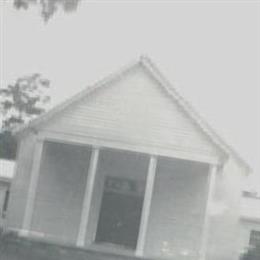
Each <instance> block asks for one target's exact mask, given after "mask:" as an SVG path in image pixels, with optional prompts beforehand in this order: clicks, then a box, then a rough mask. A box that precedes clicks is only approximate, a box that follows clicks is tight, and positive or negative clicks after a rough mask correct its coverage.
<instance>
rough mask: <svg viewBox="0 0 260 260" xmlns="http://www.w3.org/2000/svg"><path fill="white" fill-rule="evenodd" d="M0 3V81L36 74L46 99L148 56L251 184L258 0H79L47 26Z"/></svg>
mask: <svg viewBox="0 0 260 260" xmlns="http://www.w3.org/2000/svg"><path fill="white" fill-rule="evenodd" d="M0 1H1V2H0V4H1V9H2V10H1V87H4V86H7V84H10V83H12V82H13V81H14V80H15V79H16V78H17V77H20V76H23V75H27V74H31V73H34V72H39V73H41V74H42V75H43V76H44V77H46V78H48V79H50V80H51V88H52V90H51V93H52V101H53V104H56V103H57V102H61V101H62V100H64V99H66V98H68V97H70V96H71V95H72V94H74V93H76V92H77V91H79V90H81V89H82V88H84V87H85V86H87V85H90V84H92V83H94V82H95V81H97V80H99V79H101V78H102V77H103V76H106V74H109V73H111V72H113V71H115V70H117V69H118V68H120V67H121V66H122V65H125V64H127V63H129V62H131V61H133V60H135V59H137V58H138V57H139V56H140V55H141V54H145V55H148V56H149V57H150V58H151V59H152V60H153V61H154V62H155V63H156V64H157V65H158V67H159V68H160V70H161V71H162V72H163V74H164V75H165V76H166V77H167V78H168V79H169V80H170V81H171V82H172V83H173V85H175V86H176V88H177V89H178V91H179V92H180V93H181V94H182V95H183V96H184V97H185V98H186V99H187V100H188V101H190V102H191V104H192V105H193V106H194V107H195V108H196V110H197V111H198V112H199V113H200V114H201V115H202V116H203V117H204V118H206V119H207V121H208V122H209V123H210V124H211V125H212V126H213V127H214V128H215V129H216V130H217V132H218V133H219V134H220V135H222V136H223V137H224V139H226V140H227V141H228V143H230V144H231V145H232V146H233V147H234V148H235V149H236V150H237V151H238V152H239V153H240V154H241V155H242V156H243V157H244V158H245V159H246V160H247V161H248V162H249V163H250V165H251V166H252V168H253V169H254V171H255V175H254V176H255V177H254V178H252V179H253V182H254V183H256V181H258V182H259V186H260V177H259V175H260V160H259V158H260V2H259V1H250V0H247V1H241V0H240V1H235V0H233V1H228V0H227V1H221V0H218V1H210V0H209V1H195V0H193V1H185V0H183V1H100V0H96V1H88V0H82V1H81V4H80V6H79V8H78V10H77V12H75V13H73V14H69V15H68V14H66V15H64V14H63V12H61V11H60V12H58V13H57V14H56V15H55V16H54V18H53V19H51V20H50V21H49V23H48V24H44V22H43V21H42V19H41V17H40V16H39V10H38V9H37V8H31V9H30V10H28V11H17V10H15V9H14V8H13V6H12V1H11V0H7V1H6V3H4V1H2V0H0ZM257 176H258V177H257Z"/></svg>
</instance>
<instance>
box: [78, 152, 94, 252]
mask: <svg viewBox="0 0 260 260" xmlns="http://www.w3.org/2000/svg"><path fill="white" fill-rule="evenodd" d="M98 157H99V148H97V147H94V148H92V153H91V158H90V164H89V169H88V177H87V183H86V188H85V195H84V200H83V208H82V212H81V219H80V226H79V233H78V238H77V246H80V247H83V246H84V245H85V236H86V231H87V230H86V229H87V224H88V220H89V211H90V206H91V200H92V194H93V189H94V183H95V176H96V170H97V163H98Z"/></svg>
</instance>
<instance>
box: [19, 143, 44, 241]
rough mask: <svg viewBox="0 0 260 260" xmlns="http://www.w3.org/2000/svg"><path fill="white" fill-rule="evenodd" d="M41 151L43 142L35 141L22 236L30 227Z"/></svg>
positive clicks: (26, 233)
mask: <svg viewBox="0 0 260 260" xmlns="http://www.w3.org/2000/svg"><path fill="white" fill-rule="evenodd" d="M42 150H43V140H40V139H37V140H36V144H35V152H34V158H33V165H32V171H31V176H30V184H29V189H28V195H27V201H26V206H25V213H24V219H23V226H22V230H21V235H24V236H26V235H28V233H29V230H30V227H31V222H32V215H33V209H34V203H35V197H36V191H37V186H38V179H39V174H40V164H41V158H42Z"/></svg>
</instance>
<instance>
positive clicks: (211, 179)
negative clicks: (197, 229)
mask: <svg viewBox="0 0 260 260" xmlns="http://www.w3.org/2000/svg"><path fill="white" fill-rule="evenodd" d="M216 173H217V166H216V165H211V167H210V171H209V176H208V194H207V195H208V197H207V203H206V210H205V219H204V225H203V230H202V241H201V249H200V260H205V257H206V251H207V244H208V235H209V218H210V216H209V213H210V212H209V209H210V203H211V202H212V198H213V191H214V187H215V179H216Z"/></svg>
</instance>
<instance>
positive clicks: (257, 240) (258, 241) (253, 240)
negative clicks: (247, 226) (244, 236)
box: [249, 230, 260, 247]
mask: <svg viewBox="0 0 260 260" xmlns="http://www.w3.org/2000/svg"><path fill="white" fill-rule="evenodd" d="M249 244H250V246H252V247H255V246H260V231H256V230H252V231H251V232H250V240H249Z"/></svg>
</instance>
